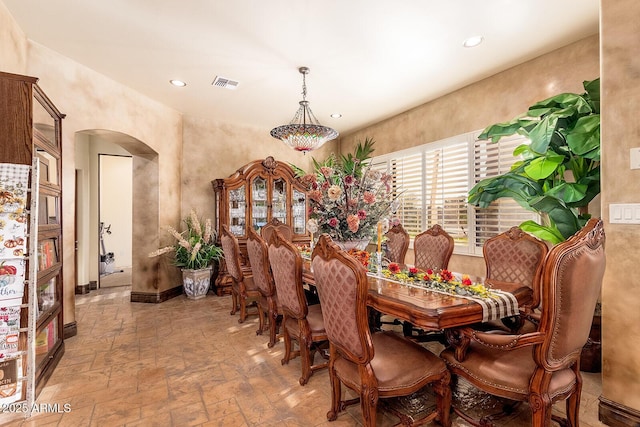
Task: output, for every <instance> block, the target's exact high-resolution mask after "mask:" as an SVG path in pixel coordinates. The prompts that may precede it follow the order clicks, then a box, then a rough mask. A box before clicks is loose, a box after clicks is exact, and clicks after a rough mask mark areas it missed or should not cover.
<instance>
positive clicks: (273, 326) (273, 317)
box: [267, 310, 278, 348]
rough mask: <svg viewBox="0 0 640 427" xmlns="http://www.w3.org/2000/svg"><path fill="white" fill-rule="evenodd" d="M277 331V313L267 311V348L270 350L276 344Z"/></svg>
mask: <svg viewBox="0 0 640 427" xmlns="http://www.w3.org/2000/svg"><path fill="white" fill-rule="evenodd" d="M277 329H278V313H277V312H275V311H273V310H270V311H269V344H267V347H269V348H271V347H273V346H274V345H275V344H276V343H277V342H278V337H277V332H278V331H277Z"/></svg>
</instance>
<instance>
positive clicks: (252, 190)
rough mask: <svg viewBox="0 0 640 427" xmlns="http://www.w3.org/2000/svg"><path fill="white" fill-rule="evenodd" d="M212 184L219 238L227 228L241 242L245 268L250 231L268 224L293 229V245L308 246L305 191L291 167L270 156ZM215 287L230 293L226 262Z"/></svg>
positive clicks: (247, 263)
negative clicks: (287, 226) (222, 230)
mask: <svg viewBox="0 0 640 427" xmlns="http://www.w3.org/2000/svg"><path fill="white" fill-rule="evenodd" d="M211 184H212V185H213V190H214V193H215V213H214V214H215V218H216V220H215V223H216V231H217V232H218V235H220V231H221V229H222V225H223V224H225V225H227V226H228V227H229V230H230V231H231V233H233V234H234V235H235V236H236V237H237V238H238V241H239V244H240V252H241V257H242V260H241V261H242V264H243V265H244V266H247V267H248V265H249V261H248V257H247V250H246V248H247V246H246V241H247V231H248V227H253V229H254V230H256V231H258V232H259V231H260V229H261V228H262V227H264V226H265V225H266V224H267V223H268V222H270V221H272V220H274V219H278V220H279V221H281V222H283V223H285V224H287V225H289V226H290V227H291V229H292V231H293V233H292V234H293V242H294V243H300V244H305V243H309V235H308V234H307V231H306V224H307V195H306V191H305V188H304V186H303V185H302V184H301V183H300V181H299V180H298V179H297V178H296V177H295V173H294V171H293V169H292V168H291V167H290V166H289V165H287V164H285V163H282V162H278V161H276V160H275V159H274V158H273V157H271V156H270V157H267V158H266V159H264V160H255V161H253V162H250V163H248V164H246V165H244V166H243V167H241V168H240V169H238V170H237V171H236V172H235V173H234V174H232V175H231V176H230V177H228V178H223V179H215V180H213V181H211ZM214 283H215V289H216V293H217V294H218V295H223V294H226V293H229V292H230V288H229V286H230V285H231V278H230V277H229V276H228V274H227V271H226V268H225V265H224V262H221V263H220V269H219V271H218V275H217V277H216V279H215V281H214Z"/></svg>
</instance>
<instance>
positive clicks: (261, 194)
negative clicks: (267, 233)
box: [251, 177, 268, 230]
mask: <svg viewBox="0 0 640 427" xmlns="http://www.w3.org/2000/svg"><path fill="white" fill-rule="evenodd" d="M267 204H268V200H267V180H266V179H264V178H262V177H257V178H256V179H254V180H253V182H252V183H251V216H252V218H251V225H252V226H253V228H254V230H259V229H260V228H262V227H264V226H265V224H266V223H267V221H268V219H267Z"/></svg>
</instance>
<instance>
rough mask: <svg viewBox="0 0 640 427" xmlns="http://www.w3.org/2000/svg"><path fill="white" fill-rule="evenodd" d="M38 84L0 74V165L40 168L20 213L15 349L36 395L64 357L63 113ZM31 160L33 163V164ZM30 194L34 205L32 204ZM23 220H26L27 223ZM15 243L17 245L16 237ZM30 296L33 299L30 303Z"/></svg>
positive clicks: (23, 78) (34, 81) (26, 79)
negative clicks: (22, 232) (20, 286)
mask: <svg viewBox="0 0 640 427" xmlns="http://www.w3.org/2000/svg"><path fill="white" fill-rule="evenodd" d="M37 80H38V79H37V78H34V77H28V76H21V75H16V74H9V73H3V72H0V99H2V100H3V102H1V103H0V123H1V124H2V129H3V131H2V132H0V163H5V164H17V165H30V166H31V165H32V164H33V165H36V164H38V165H39V166H38V168H37V169H38V170H39V179H38V180H37V182H34V181H36V180H35V179H31V182H30V189H31V190H30V192H29V193H28V198H29V199H30V201H29V203H28V205H29V206H31V210H30V211H26V212H23V220H24V221H25V222H26V223H27V224H30V225H29V226H27V227H26V228H25V232H26V235H25V241H26V245H25V251H24V254H21V255H23V257H24V258H23V260H22V262H23V264H24V265H25V267H24V279H25V280H24V293H23V296H22V304H21V305H20V309H21V314H20V326H21V327H20V337H19V345H18V354H20V355H21V357H22V360H21V362H22V363H21V370H22V371H23V373H22V374H23V375H22V376H23V377H27V370H28V368H29V369H32V370H33V371H32V374H30V375H31V377H32V378H33V381H34V383H35V384H34V386H35V394H36V395H37V394H38V393H39V391H40V390H41V389H42V387H43V386H44V384H45V383H46V381H47V379H48V378H49V377H50V376H51V374H52V372H53V370H54V369H55V367H56V366H57V364H58V362H59V361H60V359H61V357H62V355H63V354H64V340H63V329H64V328H63V318H62V315H63V310H62V289H63V288H62V259H63V258H62V244H61V243H62V211H61V207H62V184H61V182H62V176H61V172H62V166H61V160H62V130H61V122H62V119H63V118H64V114H61V113H60V112H59V111H58V109H57V108H56V107H55V106H54V105H53V103H52V102H51V100H49V98H48V97H47V96H46V94H45V93H44V92H43V91H42V89H41V88H40V87H39V86H38V84H37ZM34 159H37V160H36V161H35V162H34ZM35 169H36V168H33V170H35ZM35 176H37V175H35ZM35 176H34V175H32V178H34V177H35ZM32 196H34V198H36V199H37V201H34V200H31V198H32ZM34 208H36V209H35V211H34ZM27 217H30V220H29V221H27ZM34 237H35V238H36V239H37V240H34ZM6 239H7V236H6V235H3V240H4V242H3V244H4V246H5V247H7V244H8V243H9V242H8V241H7V240H6ZM15 241H16V244H19V243H20V239H19V238H15ZM12 244H13V243H12ZM27 246H28V247H27ZM14 254H15V251H14ZM25 255H28V256H25ZM34 276H35V277H34ZM31 286H33V287H35V292H32V290H33V289H30V288H29V287H31ZM30 295H33V296H35V297H33V298H31V299H30ZM4 303H5V304H3V301H2V300H0V305H6V304H8V302H7V300H4ZM30 316H31V317H32V318H33V319H34V322H32V323H33V325H32V328H33V329H32V330H28V329H30V328H31V327H30V328H27V324H28V323H29V322H28V319H29V317H30ZM30 351H32V352H33V353H34V354H35V357H34V358H32V359H30V358H29V357H28V354H29V352H30ZM30 365H33V366H30ZM23 389H24V388H23ZM23 394H24V391H23Z"/></svg>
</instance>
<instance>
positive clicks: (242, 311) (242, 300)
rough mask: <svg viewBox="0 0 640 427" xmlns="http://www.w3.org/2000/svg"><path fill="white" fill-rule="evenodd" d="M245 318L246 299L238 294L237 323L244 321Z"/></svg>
mask: <svg viewBox="0 0 640 427" xmlns="http://www.w3.org/2000/svg"><path fill="white" fill-rule="evenodd" d="M246 319H247V299H246V297H245V296H244V295H240V318H239V319H238V323H244V321H245V320H246Z"/></svg>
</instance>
